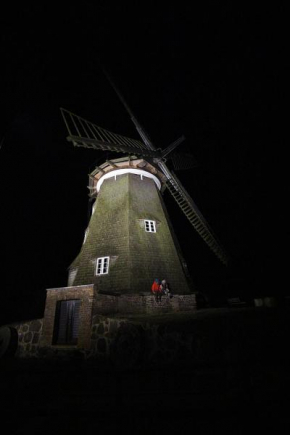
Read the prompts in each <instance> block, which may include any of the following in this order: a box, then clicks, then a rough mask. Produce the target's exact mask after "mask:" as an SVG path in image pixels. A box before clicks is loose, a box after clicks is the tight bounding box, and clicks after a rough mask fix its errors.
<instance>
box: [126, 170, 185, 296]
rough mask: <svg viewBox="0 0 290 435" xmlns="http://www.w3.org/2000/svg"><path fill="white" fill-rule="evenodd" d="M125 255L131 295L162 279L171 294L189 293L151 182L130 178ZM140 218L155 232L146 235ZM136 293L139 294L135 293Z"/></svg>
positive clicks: (137, 177) (154, 187)
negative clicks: (128, 227) (152, 227)
mask: <svg viewBox="0 0 290 435" xmlns="http://www.w3.org/2000/svg"><path fill="white" fill-rule="evenodd" d="M129 183H130V207H129V223H130V232H129V248H130V249H129V253H130V264H131V269H130V272H131V283H132V284H131V285H132V292H136V291H137V292H138V293H139V292H140V291H143V292H146V291H150V289H151V285H152V282H153V281H154V278H159V279H160V280H162V279H166V280H167V281H168V282H169V283H170V287H171V290H172V291H173V293H175V294H186V293H189V292H190V290H189V287H188V283H187V280H186V278H185V274H184V271H183V269H182V266H181V261H180V258H179V256H178V253H177V250H176V246H175V244H174V240H173V237H172V234H171V231H170V228H169V225H168V222H167V217H166V216H165V213H164V210H163V204H162V201H163V200H162V198H161V196H160V195H159V192H158V189H157V187H156V185H155V183H154V181H153V180H151V179H148V178H146V179H145V178H143V180H141V178H140V177H139V176H131V177H130V179H129ZM144 219H149V220H153V221H155V222H156V233H150V232H146V231H145V229H144V224H143V226H142V223H143V222H144ZM138 290H139V291H138Z"/></svg>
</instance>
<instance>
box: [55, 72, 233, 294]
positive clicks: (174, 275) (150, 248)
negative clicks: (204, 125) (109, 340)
mask: <svg viewBox="0 0 290 435" xmlns="http://www.w3.org/2000/svg"><path fill="white" fill-rule="evenodd" d="M107 77H108V76H107ZM108 79H109V80H110V82H111V85H112V86H113V88H114V89H115V91H116V93H117V94H118V96H119V98H120V100H121V102H122V103H123V105H124V106H125V108H126V110H127V111H128V113H129V115H130V117H131V119H132V121H133V123H134V124H135V126H136V129H137V131H138V133H139V135H140V137H141V139H142V141H139V140H135V139H131V138H128V137H125V136H122V135H119V134H115V133H112V132H110V131H108V130H105V129H103V128H101V127H99V126H97V125H96V124H94V123H92V122H89V121H87V120H85V119H83V118H81V117H80V116H77V115H75V114H73V113H71V112H69V111H67V110H65V109H61V113H62V116H63V119H64V122H65V124H66V127H67V131H68V137H67V140H68V141H71V142H72V143H73V145H74V146H80V147H85V148H93V149H96V150H103V151H111V152H113V153H120V154H122V157H121V158H118V159H112V160H106V161H105V162H104V163H103V164H102V165H100V166H97V167H96V168H95V170H94V171H93V172H92V173H91V174H90V175H89V189H90V193H89V196H90V198H91V199H92V200H93V199H95V203H94V206H93V211H92V216H91V219H90V222H89V225H88V228H87V230H86V233H85V237H84V243H83V246H82V248H81V251H80V253H79V255H78V256H77V257H76V259H75V260H74V261H73V263H72V264H71V266H70V268H69V281H68V285H69V286H81V285H89V284H94V287H95V289H96V291H97V292H98V293H100V294H107V295H108V294H112V295H115V294H140V292H148V291H150V288H151V284H152V282H153V280H154V278H159V279H164V278H165V279H166V280H167V281H168V282H169V283H170V285H171V287H172V290H173V292H174V293H175V294H189V293H190V292H192V289H191V288H190V285H189V276H188V272H187V268H186V263H185V261H184V259H183V258H182V254H181V252H180V248H179V245H178V242H177V239H176V237H175V235H174V231H173V228H172V225H171V223H170V220H169V217H168V214H167V211H166V208H165V205H164V202H163V198H162V193H163V191H164V190H165V189H166V188H167V189H168V190H169V192H170V193H171V194H172V196H173V197H174V199H175V200H176V202H177V204H178V205H179V207H180V208H181V209H182V211H183V212H184V214H185V216H186V217H187V218H188V220H189V221H190V223H191V224H192V225H193V227H194V228H195V229H196V231H197V232H198V233H199V234H200V236H201V237H202V238H203V239H204V241H205V242H206V243H207V244H208V246H209V247H210V249H212V251H213V252H214V253H215V254H216V255H217V256H218V257H219V259H220V260H221V261H222V262H224V263H227V255H226V253H225V251H224V249H223V247H222V246H221V244H220V243H219V242H218V240H217V238H216V236H215V235H214V233H213V231H212V230H211V228H210V227H209V225H208V223H207V222H206V220H205V219H204V217H203V216H202V214H201V212H200V211H199V210H198V208H197V206H196V205H195V203H194V201H193V200H192V198H191V197H190V196H189V194H188V193H187V192H186V190H185V188H184V187H183V186H182V185H181V183H180V181H179V180H178V179H177V177H176V175H175V174H174V173H173V172H172V171H170V170H169V168H168V166H167V165H166V163H165V162H166V159H167V158H168V157H169V156H170V155H172V151H173V150H174V149H175V148H176V147H177V146H178V145H179V144H180V143H181V142H182V141H183V140H184V137H183V136H182V137H181V138H179V139H177V140H176V141H175V142H173V143H172V144H171V145H169V146H168V147H167V148H166V149H164V150H161V149H157V148H156V147H155V146H154V145H153V143H152V142H151V140H150V138H149V136H148V135H147V133H146V132H145V131H144V129H143V128H142V127H141V125H140V123H139V122H138V121H137V119H136V118H135V116H134V115H133V113H132V111H131V109H130V108H129V106H128V105H127V103H126V101H125V100H124V98H123V96H122V95H121V94H120V92H119V90H118V89H117V88H116V86H115V84H114V83H113V82H112V80H111V78H110V77H108Z"/></svg>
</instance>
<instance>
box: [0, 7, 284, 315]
mask: <svg viewBox="0 0 290 435" xmlns="http://www.w3.org/2000/svg"><path fill="white" fill-rule="evenodd" d="M269 19H270V13H269V14H268V13H267V11H265V9H264V10H263V13H261V11H255V10H253V9H251V10H246V9H239V8H238V7H237V6H233V5H232V2H202V6H201V5H199V6H186V5H183V6H179V7H178V6H172V5H170V4H166V6H161V5H160V6H157V5H156V4H155V5H154V6H153V5H151V4H150V3H139V2H138V3H137V2H136V4H135V6H130V8H126V6H125V5H124V3H122V2H119V3H118V4H117V5H114V6H113V5H112V4H107V3H106V2H89V1H84V2H82V3H80V4H79V5H78V6H73V5H72V3H71V4H70V6H69V7H68V8H67V9H66V10H59V9H58V10H52V9H51V8H50V7H49V3H48V4H43V3H42V2H41V3H39V2H38V3H37V4H35V5H34V6H30V7H29V6H27V4H25V7H24V6H18V7H17V9H15V10H11V11H9V12H7V14H6V16H5V17H4V18H2V23H1V33H2V39H1V64H2V66H1V100H2V101H1V102H2V104H1V106H2V110H3V109H4V113H3V114H2V117H1V129H0V133H1V140H2V147H1V150H0V157H1V158H0V164H1V188H2V192H1V218H2V219H1V222H2V236H3V237H4V241H3V242H1V247H2V249H3V254H4V262H2V267H1V269H2V272H1V276H2V279H1V284H2V285H1V295H0V303H1V308H0V316H1V319H2V320H1V323H5V322H8V321H14V320H21V319H27V318H32V317H37V316H38V317H41V316H42V314H43V309H44V301H45V289H46V288H51V287H62V286H65V285H66V283H67V268H68V266H69V265H70V263H71V262H72V261H73V259H74V258H75V257H76V255H77V254H78V252H79V249H80V248H81V245H82V241H83V236H84V231H85V229H86V226H87V222H88V189H87V185H88V177H87V174H88V173H89V172H91V171H92V170H93V168H94V165H96V164H101V163H103V161H104V159H105V158H106V157H108V155H105V154H104V153H102V152H99V151H93V150H86V149H82V148H74V147H73V146H72V144H71V143H69V142H67V141H66V135H67V132H66V129H65V126H64V124H63V121H62V118H61V114H60V111H59V108H60V107H64V108H66V109H68V110H70V111H72V112H74V113H76V114H78V115H80V116H82V117H84V118H86V119H88V120H90V121H92V122H94V123H96V124H97V125H100V126H102V127H104V128H107V129H109V130H111V131H113V132H116V133H119V134H123V135H126V136H129V137H133V138H139V137H138V133H137V132H136V130H135V127H134V125H133V124H132V122H131V121H130V118H129V116H128V114H127V113H126V111H125V109H124V108H123V106H122V105H121V103H120V102H119V100H118V98H117V96H116V95H115V93H114V91H113V90H112V88H111V87H110V85H109V84H108V82H107V80H106V78H105V77H104V75H103V73H102V71H101V69H100V66H99V60H101V62H102V63H103V64H104V65H105V66H106V67H107V68H108V69H109V70H110V72H111V74H112V75H113V77H114V78H115V81H116V83H117V84H118V86H119V88H120V89H121V91H122V93H123V94H124V96H125V98H126V99H127V102H128V103H129V105H130V107H131V108H132V110H133V112H134V113H135V115H136V117H137V118H138V119H139V121H140V122H141V124H142V125H143V126H144V127H145V129H146V130H147V132H148V133H149V135H150V137H151V139H152V141H153V143H154V144H155V146H156V147H162V148H163V147H166V146H167V145H168V144H169V143H171V142H172V141H173V140H175V139H177V138H178V137H179V136H181V135H182V134H184V135H185V137H186V141H185V142H183V144H182V145H181V146H180V151H189V152H191V153H192V154H193V155H194V157H195V159H196V161H197V167H196V168H194V169H192V170H190V171H184V172H179V173H178V176H179V178H180V179H181V181H182V183H183V184H184V186H185V188H186V189H187V190H188V191H189V193H190V194H191V195H192V197H193V199H194V201H195V202H196V203H197V205H198V207H199V209H200V210H201V211H202V213H203V215H204V216H205V218H206V219H207V221H208V222H209V224H210V225H211V227H212V228H213V230H214V232H215V233H216V234H217V236H218V238H219V239H220V240H221V241H222V243H223V245H224V246H225V248H226V249H227V251H228V253H229V255H230V256H231V263H230V265H229V266H228V267H225V266H223V265H222V264H221V263H220V262H219V260H218V259H217V258H216V257H215V256H214V254H212V253H211V251H210V250H209V248H208V247H207V246H206V245H205V243H204V242H203V241H202V240H201V239H200V238H199V236H198V235H197V233H196V232H195V230H194V229H193V228H192V227H191V225H190V224H189V222H188V221H187V220H186V218H185V217H184V216H183V215H182V213H181V211H180V210H179V209H178V207H177V205H175V203H174V202H173V199H172V198H171V197H170V196H169V193H168V192H165V195H164V197H165V202H166V205H167V207H168V211H169V213H170V216H171V220H172V223H173V226H174V228H175V231H176V234H177V236H178V239H179V242H180V245H181V248H182V250H183V253H184V256H185V258H186V260H187V263H188V267H189V270H190V272H191V275H192V278H193V280H194V282H195V283H196V286H197V289H198V290H200V291H202V292H204V293H205V294H207V295H208V296H209V297H210V298H211V301H212V303H218V301H219V300H220V299H222V298H225V297H227V296H236V295H239V296H241V297H244V298H246V299H252V298H253V297H254V296H258V295H260V294H263V292H264V291H265V290H264V289H263V286H262V284H261V278H262V277H263V274H264V268H265V264H267V261H268V255H267V249H266V248H265V246H264V245H263V240H265V237H264V229H263V225H262V222H261V214H260V212H261V208H262V204H263V209H264V211H265V203H264V201H265V193H264V192H263V189H262V188H261V183H260V177H261V169H262V167H263V159H264V153H263V150H264V149H265V148H267V146H268V145H270V139H269V138H270V134H271V123H269V113H270V112H271V111H273V110H275V107H273V104H274V103H273V95H274V94H275V86H276V72H275V67H273V62H271V61H270V59H269V52H271V50H272V48H273V47H272V45H273V42H272V36H273V35H272V34H271V32H273V31H274V30H272V29H273V28H272V27H271V26H269ZM270 22H271V20H270ZM270 64H271V67H270ZM110 156H111V155H110ZM169 166H170V163H169ZM266 211H267V205H266ZM112 231H113V228H112ZM3 278H4V279H3Z"/></svg>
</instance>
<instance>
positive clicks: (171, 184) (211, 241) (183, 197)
mask: <svg viewBox="0 0 290 435" xmlns="http://www.w3.org/2000/svg"><path fill="white" fill-rule="evenodd" d="M166 185H167V187H168V190H169V192H170V193H171V195H172V196H173V198H174V199H175V201H176V202H177V204H178V205H179V207H180V208H181V210H182V211H183V213H184V214H185V216H186V217H187V219H188V220H189V222H190V223H191V225H192V226H193V227H194V228H195V230H196V231H197V232H198V234H199V235H200V236H201V238H202V239H203V240H204V241H205V243H206V244H207V245H208V246H209V248H210V249H211V250H212V251H213V252H214V253H215V254H216V256H217V257H218V258H219V259H220V260H221V261H222V263H224V264H227V263H228V255H227V253H226V251H225V250H224V248H223V247H222V245H221V243H220V242H219V241H218V239H217V237H216V235H215V234H214V232H213V231H212V229H211V228H210V226H209V224H208V223H207V221H206V220H205V218H204V217H203V215H202V214H201V212H200V211H199V209H198V207H197V206H196V204H195V203H194V201H193V199H192V198H191V197H190V195H189V194H188V193H187V192H186V190H185V188H184V187H183V186H182V184H181V182H180V181H179V180H178V178H177V177H176V175H175V174H173V173H172V172H171V179H170V180H168V182H167V183H166Z"/></svg>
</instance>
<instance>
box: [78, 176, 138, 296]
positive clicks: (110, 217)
mask: <svg viewBox="0 0 290 435" xmlns="http://www.w3.org/2000/svg"><path fill="white" fill-rule="evenodd" d="M128 182H129V180H128V175H121V176H119V177H117V180H116V181H115V179H113V178H110V179H108V180H105V181H104V183H103V185H102V188H101V190H100V193H99V195H98V197H97V199H96V204H95V211H94V213H93V214H92V217H91V220H90V223H89V227H88V233H87V238H86V241H85V243H84V244H83V246H82V249H81V251H80V253H79V255H78V257H77V258H76V259H75V261H74V262H73V263H72V265H71V267H72V268H77V269H78V271H77V275H76V278H75V280H74V282H73V285H84V284H91V283H95V285H96V287H97V289H98V291H105V292H107V291H112V292H114V291H125V289H127V288H128V283H129V281H130V264H129V244H128V241H129V224H128V219H129V207H128V202H129V196H128V189H129V186H128ZM107 256H109V257H110V264H109V273H108V274H106V275H100V276H96V273H95V269H96V260H97V258H99V257H107Z"/></svg>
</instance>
